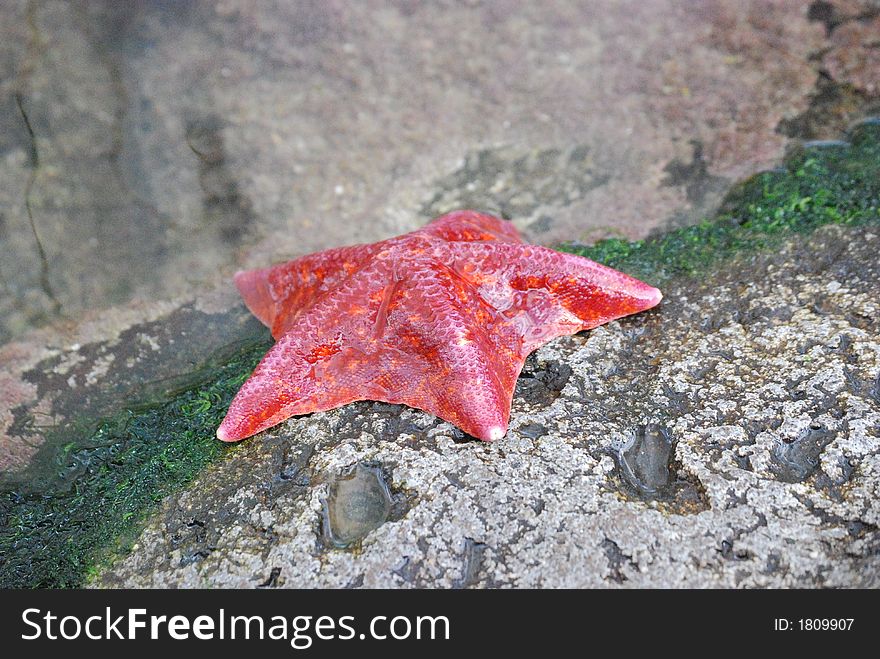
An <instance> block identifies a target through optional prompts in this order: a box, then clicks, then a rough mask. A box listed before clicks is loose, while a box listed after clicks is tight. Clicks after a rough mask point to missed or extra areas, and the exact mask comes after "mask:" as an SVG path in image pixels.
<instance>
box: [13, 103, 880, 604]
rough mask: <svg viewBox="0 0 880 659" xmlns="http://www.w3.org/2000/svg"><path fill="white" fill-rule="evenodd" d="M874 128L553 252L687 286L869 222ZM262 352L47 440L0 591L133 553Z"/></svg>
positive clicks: (209, 454)
mask: <svg viewBox="0 0 880 659" xmlns="http://www.w3.org/2000/svg"><path fill="white" fill-rule="evenodd" d="M878 208H880V121H876V120H875V121H867V122H863V123H862V124H860V125H859V126H857V127H856V128H855V129H853V131H852V132H851V134H850V136H849V142H847V143H839V142H834V143H815V144H807V145H805V146H803V147H801V148H798V149H796V150H794V151H793V152H792V153H791V154H790V155H789V157H788V158H787V159H786V161H785V163H784V166H783V167H781V168H779V169H777V170H773V171H769V172H763V173H760V174H757V175H755V176H753V177H752V178H750V179H748V180H747V181H745V182H744V183H742V184H740V185H739V186H737V187H736V188H735V189H734V190H733V191H732V192H731V193H730V194H729V195H728V197H727V199H726V201H725V203H724V205H723V207H722V208H721V210H720V211H719V213H718V214H717V215H716V217H715V218H713V219H712V220H706V221H704V222H701V223H700V224H697V225H695V226H690V227H687V228H683V229H678V230H675V231H671V232H669V233H666V234H664V235H661V236H656V237H652V238H648V239H646V240H642V241H638V242H626V241H621V240H604V241H602V242H599V243H597V244H596V245H593V246H579V245H564V246H562V247H561V249H563V250H565V251H569V252H573V253H577V254H581V255H583V256H587V257H589V258H591V259H594V260H596V261H600V262H603V263H606V264H608V265H610V266H612V267H615V268H619V269H621V270H624V271H626V272H629V273H631V274H633V275H635V276H638V277H641V278H643V279H645V280H647V281H649V282H651V283H654V284H662V283H663V281H666V280H668V279H670V278H671V277H677V276H694V275H697V274H699V273H700V272H701V271H704V270H705V269H706V268H708V267H711V266H713V265H714V264H717V263H718V262H720V261H721V260H722V259H724V258H726V257H729V256H732V255H734V254H737V253H742V252H744V251H757V250H762V249H768V248H772V247H773V245H775V244H777V243H778V242H779V241H780V240H782V239H784V238H786V237H789V236H791V235H792V234H793V233H803V234H808V232H809V231H811V230H813V229H815V228H817V227H819V226H822V225H825V224H829V223H833V224H842V225H857V224H865V223H874V222H878V221H880V214H878ZM268 346H269V341H268V340H267V339H264V340H258V341H254V342H252V343H251V344H249V345H247V346H245V347H243V348H242V349H241V350H240V351H238V352H237V353H236V354H235V355H234V356H232V357H231V358H229V359H228V360H225V361H224V362H222V363H220V364H219V365H208V366H207V367H205V368H204V369H203V370H202V371H201V372H200V373H199V374H196V375H195V376H194V377H193V378H192V379H191V380H190V381H189V383H188V384H186V385H184V386H181V387H179V388H177V389H176V390H175V391H172V392H168V393H167V395H165V396H164V397H162V399H161V400H154V401H151V402H148V403H146V404H141V405H137V406H132V407H130V408H128V409H125V410H123V411H121V412H120V413H119V414H117V415H115V416H114V417H112V418H106V419H103V420H101V421H100V422H99V423H97V425H94V424H93V425H84V426H80V427H79V428H78V429H73V430H72V429H68V430H54V431H51V432H52V433H55V434H56V435H57V434H58V433H68V434H69V436H55V437H47V441H46V444H47V445H50V446H54V447H56V448H57V447H61V448H62V450H60V451H58V452H57V455H55V457H54V458H53V460H54V462H53V463H52V465H53V467H54V468H55V469H56V470H57V472H58V473H57V474H56V478H55V480H54V483H55V484H54V486H49V487H46V486H43V485H41V486H40V487H31V488H30V489H24V488H17V489H16V488H12V487H7V488H6V489H3V490H0V586H4V587H75V586H79V585H82V584H84V583H86V582H88V580H89V578H90V577H92V576H94V575H95V574H97V573H99V572H100V570H101V568H102V566H103V565H104V564H106V562H107V561H108V560H110V559H112V557H113V556H115V555H117V554H119V553H123V552H125V551H126V549H127V547H129V546H130V544H131V543H132V542H133V540H134V538H135V537H136V535H137V533H138V531H139V530H140V529H141V528H142V527H143V523H144V520H145V519H146V517H147V516H148V515H149V514H150V512H151V511H152V510H154V509H155V505H156V503H157V502H158V501H159V500H160V499H161V498H163V497H164V496H166V495H168V494H171V493H173V492H175V491H179V490H180V489H181V488H182V487H184V486H185V485H186V484H187V483H189V482H191V481H192V479H193V478H194V477H195V476H196V475H197V474H199V473H200V472H201V471H202V469H204V468H205V467H206V466H207V465H209V464H210V463H211V462H212V461H214V460H216V459H219V458H222V457H223V456H224V455H227V454H229V453H230V452H234V451H235V450H236V449H235V447H234V446H231V447H230V446H229V445H225V444H222V443H221V442H219V441H217V440H216V439H215V437H214V431H215V429H216V427H217V425H219V423H220V421H221V420H222V418H223V415H224V414H225V412H226V408H227V406H228V404H229V401H230V400H231V398H232V396H233V395H234V394H235V392H236V391H237V390H238V388H239V387H240V386H241V384H242V382H243V381H244V380H245V379H246V378H247V376H248V374H249V373H250V372H251V370H252V369H253V367H254V366H255V364H256V363H257V361H258V360H259V358H260V357H261V356H262V354H263V353H264V352H265V351H266V349H267V348H268Z"/></svg>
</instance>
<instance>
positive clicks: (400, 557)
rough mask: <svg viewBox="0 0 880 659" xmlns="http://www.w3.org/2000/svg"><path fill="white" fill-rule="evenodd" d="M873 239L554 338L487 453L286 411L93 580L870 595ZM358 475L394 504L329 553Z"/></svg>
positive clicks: (816, 241) (366, 410) (878, 425)
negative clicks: (825, 589) (330, 520)
mask: <svg viewBox="0 0 880 659" xmlns="http://www.w3.org/2000/svg"><path fill="white" fill-rule="evenodd" d="M878 248H880V236H878V234H877V232H876V228H873V229H854V230H843V229H839V228H825V229H822V230H820V231H818V232H817V233H816V234H814V235H813V236H811V237H810V238H809V240H806V241H805V240H802V239H801V240H798V241H795V242H793V243H791V244H790V245H789V246H788V247H787V248H785V249H783V250H780V251H779V252H778V253H776V254H773V255H763V256H757V257H743V258H742V259H740V260H737V261H733V262H728V263H726V264H724V266H723V267H722V268H721V269H720V270H719V272H718V273H716V275H714V276H712V277H708V278H705V279H702V280H701V281H699V282H693V281H690V282H688V281H683V282H678V283H675V284H673V285H672V286H671V287H669V288H667V290H666V291H665V294H666V298H665V300H664V303H663V304H662V305H661V307H659V308H657V309H655V310H652V311H651V312H648V313H645V314H641V315H639V316H635V317H632V318H630V319H625V320H624V321H620V322H616V323H612V324H610V325H607V326H604V327H602V328H599V329H596V330H593V331H592V332H589V333H585V334H581V335H577V336H574V337H570V338H567V339H561V340H557V341H554V342H552V343H551V344H548V345H547V346H546V347H544V348H542V349H541V350H539V351H538V352H537V353H536V355H535V357H534V358H533V359H532V360H531V361H530V363H529V364H527V367H526V369H525V371H524V374H523V377H522V378H521V379H520V382H519V386H518V393H517V397H516V399H515V401H514V405H513V416H512V420H511V430H510V432H509V433H508V435H507V436H506V437H505V438H504V439H503V440H501V441H499V442H496V443H494V444H485V443H480V442H477V441H473V440H469V441H465V438H464V437H462V436H461V435H459V434H458V433H457V432H456V431H455V430H454V429H453V428H452V427H451V426H449V425H448V424H445V423H441V422H438V421H437V420H436V419H434V418H432V417H430V416H429V415H426V414H423V413H420V412H416V411H413V410H407V409H403V408H399V407H396V406H392V405H382V404H376V403H358V404H354V405H350V406H346V407H344V408H342V409H339V410H335V411H331V412H327V413H322V414H314V415H310V416H307V417H302V418H298V419H293V420H291V421H289V422H287V423H285V424H283V425H282V426H280V427H279V428H278V429H277V430H276V431H274V432H271V433H269V434H266V435H262V436H260V437H258V438H256V439H254V440H251V441H247V442H245V443H243V444H242V445H241V447H240V449H239V450H237V451H235V452H234V453H233V454H231V455H230V456H229V457H228V458H227V459H226V460H224V461H222V462H220V463H218V464H215V465H214V466H212V467H211V468H209V470H208V471H207V472H206V473H204V474H203V475H202V476H201V477H200V478H199V479H198V481H197V482H196V483H195V485H194V486H192V487H191V488H189V489H188V490H187V491H185V492H183V493H182V494H180V495H178V496H175V497H171V498H169V499H166V500H165V502H164V503H163V505H162V508H161V510H160V511H159V512H158V514H156V515H155V516H154V517H153V518H152V521H151V522H150V524H149V525H148V527H147V528H146V530H145V531H144V532H143V533H142V535H141V536H140V538H139V539H138V541H137V542H136V544H135V546H134V549H133V551H132V552H131V554H130V555H129V556H127V557H125V558H123V559H121V560H119V561H118V562H117V563H116V564H115V565H114V566H113V567H112V568H111V569H109V570H107V571H106V572H105V573H104V574H103V575H102V576H101V577H100V578H99V579H98V580H97V582H96V583H97V585H100V586H241V587H254V586H259V585H267V586H286V587H296V586H309V587H318V586H321V587H324V586H340V587H343V586H364V587H375V586H382V587H386V586H390V587H413V586H443V587H489V586H515V587H527V586H538V587H552V586H667V587H676V586H694V587H705V586H805V587H811V586H873V587H876V586H878V585H880V558H878V542H880V537H878V525H880V505H878V503H877V500H878V494H880V327H878V320H877V319H878V317H880V308H878V300H880V266H878V262H877V258H876V254H877V251H878ZM666 439H668V440H669V441H668V442H667V441H666ZM634 440H638V441H634ZM664 447H665V448H664ZM667 449H668V461H667V463H666V465H665V467H666V469H667V470H668V479H667V480H666V482H665V483H664V482H660V483H656V482H655V483H654V485H655V487H653V488H645V487H641V486H640V483H639V482H637V481H633V480H632V474H633V473H635V474H636V475H638V474H639V473H640V470H643V471H644V470H646V469H647V470H650V469H653V470H654V471H653V473H654V475H655V477H656V475H657V474H659V475H660V477H661V480H662V478H664V474H666V473H667V471H665V470H664V469H657V468H656V467H657V463H658V460H659V461H660V462H663V461H666V458H667ZM358 463H366V464H369V465H371V466H372V467H374V468H377V469H379V470H381V473H382V474H384V477H385V479H386V480H387V482H388V484H389V485H390V493H391V499H392V500H391V502H390V514H389V516H388V521H386V522H385V523H384V524H382V525H381V526H379V527H378V528H377V529H375V530H373V531H371V532H370V533H369V534H368V535H366V537H365V538H364V539H363V540H362V541H360V543H357V544H356V545H354V546H352V547H349V548H348V549H339V548H334V547H332V544H331V543H330V542H328V539H327V535H326V530H325V529H323V528H322V524H323V523H324V522H322V519H323V517H324V515H323V509H324V503H323V500H324V499H325V498H326V496H327V493H328V491H329V487H330V483H331V482H332V481H333V479H334V478H336V477H338V476H339V475H342V474H349V473H350V471H351V469H352V468H353V466H355V465H357V464H358ZM624 463H625V464H626V465H629V466H630V467H631V466H632V465H636V467H637V468H636V469H635V470H633V469H628V468H625V466H624ZM652 463H653V465H654V466H653V467H652V466H651V464H652ZM660 466H661V467H662V466H664V465H660ZM642 485H643V484H642ZM651 490H653V491H651ZM336 503H338V502H336Z"/></svg>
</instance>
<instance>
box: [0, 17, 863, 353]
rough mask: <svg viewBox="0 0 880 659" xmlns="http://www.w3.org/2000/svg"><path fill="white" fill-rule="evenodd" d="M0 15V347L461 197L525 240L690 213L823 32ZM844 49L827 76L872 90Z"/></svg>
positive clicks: (790, 98)
mask: <svg viewBox="0 0 880 659" xmlns="http://www.w3.org/2000/svg"><path fill="white" fill-rule="evenodd" d="M853 11H855V10H853ZM857 15H860V14H857ZM3 17H4V20H3V22H2V25H0V108H2V110H3V111H2V112H0V178H2V180H3V181H4V185H3V186H2V187H0V246H2V247H3V250H4V254H5V258H4V259H3V260H2V262H0V283H2V285H3V287H4V288H3V295H2V297H0V340H6V339H8V338H9V337H11V336H16V335H21V334H23V333H24V332H26V331H28V330H29V329H30V328H32V327H34V326H37V325H40V324H44V323H46V322H47V321H50V320H55V319H58V318H68V319H71V318H72V319H75V318H78V317H79V316H80V314H81V313H83V312H84V311H85V310H88V309H92V308H95V307H102V308H106V307H112V306H114V305H117V304H121V303H124V302H127V301H128V300H130V299H133V298H134V299H152V298H160V299H170V298H173V297H176V296H178V295H180V294H182V293H184V292H187V291H189V290H190V289H191V287H192V286H193V284H206V283H214V282H216V281H217V280H218V272H219V273H222V276H223V279H224V280H225V279H227V278H228V276H229V275H230V274H231V273H232V272H233V271H234V270H235V269H236V267H242V266H257V265H263V264H265V263H267V262H269V261H271V260H281V259H286V258H291V257H293V256H297V255H302V254H304V253H307V252H311V251H317V250H319V249H324V248H328V247H333V246H336V245H339V244H343V243H353V242H372V241H375V240H378V239H381V238H385V237H388V236H392V235H398V234H400V233H404V232H405V231H410V230H413V229H416V228H417V227H418V226H420V225H421V224H422V223H423V222H424V221H425V220H426V219H429V218H428V217H426V216H428V215H435V214H439V213H440V212H445V211H448V210H452V209H453V208H454V207H458V206H461V205H470V206H474V205H475V206H477V207H478V208H479V209H481V210H486V211H490V212H493V211H494V212H506V213H509V215H510V217H512V218H515V220H516V222H517V223H518V227H519V228H520V229H522V230H523V231H524V232H525V234H526V237H527V238H528V239H530V240H532V241H533V242H541V243H543V244H552V243H553V242H556V241H559V240H580V241H589V240H595V239H598V238H601V237H604V236H608V235H619V236H624V237H628V238H636V237H642V236H644V235H646V234H647V233H648V232H649V231H651V230H652V229H656V228H657V227H660V226H663V225H664V224H666V223H668V222H670V221H675V222H678V223H685V222H690V221H693V220H695V219H697V218H699V217H700V216H701V215H702V214H704V213H705V212H706V211H707V210H709V209H711V207H712V206H713V205H714V204H715V203H716V202H717V201H718V199H719V198H720V195H721V193H722V192H723V190H724V188H725V187H726V186H727V184H728V183H729V181H730V180H731V179H737V178H739V177H740V176H743V175H745V174H747V173H751V172H754V171H756V170H758V169H761V168H763V167H766V166H768V165H770V164H771V163H773V162H775V161H776V160H777V159H778V158H779V156H780V155H781V152H782V149H783V146H784V144H785V141H786V138H785V136H784V135H782V134H779V133H777V132H776V127H777V125H779V123H780V121H782V120H784V119H792V118H794V117H797V116H799V115H800V114H801V113H803V112H806V111H807V110H808V109H809V104H810V94H811V92H812V90H813V88H814V85H815V82H816V79H817V65H816V63H815V62H813V61H811V60H810V56H811V54H812V53H814V52H817V51H819V50H821V49H822V48H824V47H827V46H828V45H829V43H830V42H829V41H828V37H827V36H826V35H825V34H824V32H825V30H823V26H822V24H821V23H820V22H818V21H817V20H815V19H814V20H811V19H810V15H809V12H808V6H807V3H804V2H801V1H800V0H785V1H783V2H776V1H771V0H750V1H749V2H746V3H743V2H738V1H734V0H712V1H711V2H704V3H700V10H699V11H694V9H693V8H692V7H690V6H689V5H687V4H682V3H678V2H673V1H671V0H652V1H651V2H645V1H644V0H627V1H626V2H618V1H613V0H608V1H603V2H593V3H586V4H584V3H569V2H558V3H556V2H554V3H540V4H535V3H529V2H503V3H494V2H493V3H470V2H445V3H439V4H432V3H421V2H410V1H407V0H400V1H397V2H385V1H384V0H371V1H369V2H355V3H351V2H348V3H342V2H295V3H277V2H276V3H253V2H246V1H242V0H223V1H222V2H209V1H207V0H205V1H198V2H196V1H193V2H174V3H135V4H132V3H119V2H113V1H103V2H88V3H66V2H56V1H49V2H35V1H28V0H6V1H5V2H4V3H3ZM847 18H849V15H847ZM841 20H843V19H841ZM852 20H855V19H852ZM848 29H850V30H852V29H855V27H853V28H848ZM839 30H840V32H839V33H840V34H841V35H843V36H844V37H846V39H848V40H855V41H858V43H860V44H861V43H863V42H864V41H865V38H864V37H862V36H860V35H859V34H853V35H852V36H846V33H845V32H844V28H843V27H841V28H839ZM832 36H833V35H832ZM835 38H836V37H835ZM835 43H836V42H835ZM847 43H849V41H845V42H842V46H841V48H838V49H837V50H836V51H835V53H837V54H836V55H835V58H836V59H835V60H834V62H837V64H835V65H834V70H835V71H838V70H839V71H840V72H841V74H842V75H850V74H852V75H855V76H858V80H859V84H862V81H864V84H865V85H871V84H873V83H872V82H871V81H870V79H868V78H865V76H866V75H869V74H870V71H869V70H864V69H859V68H858V65H857V63H855V64H853V63H852V62H850V61H849V60H847V61H846V62H844V61H843V59H842V58H843V57H844V56H845V55H846V51H845V50H843V47H844V46H845V45H846V44H847ZM869 45H870V44H869V43H868V46H869ZM859 48H860V52H862V51H863V52H864V53H865V54H866V55H868V54H870V53H869V49H868V47H867V46H864V47H862V46H860V47H859ZM768 53H770V55H768ZM865 89H873V87H870V86H869V87H865ZM462 179H466V180H467V182H468V183H469V187H467V188H465V189H462V188H460V186H459V185H458V183H459V181H461V180H462Z"/></svg>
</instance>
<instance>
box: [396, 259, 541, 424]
mask: <svg viewBox="0 0 880 659" xmlns="http://www.w3.org/2000/svg"><path fill="white" fill-rule="evenodd" d="M408 284H409V285H408V286H407V287H406V288H404V289H403V290H402V291H401V294H400V296H399V299H398V300H397V301H396V304H395V305H394V307H393V309H392V310H391V314H390V315H389V318H388V332H387V334H386V337H385V343H386V345H387V346H389V348H388V353H389V354H388V365H389V372H390V373H392V377H391V379H392V381H393V382H394V383H395V388H394V390H393V392H386V393H385V394H384V395H383V397H382V400H385V401H387V402H393V403H403V404H405V405H409V406H410V407H415V408H418V409H421V410H425V411H427V412H430V413H431V414H434V415H435V416H438V417H440V418H442V419H444V420H446V421H449V422H451V423H452V424H454V425H456V426H458V427H459V428H461V429H462V430H464V431H465V432H467V433H468V434H470V435H473V436H474V437H478V438H479V439H482V440H486V441H491V440H495V439H500V438H501V437H502V436H503V435H504V433H505V432H506V430H507V424H508V420H509V417H510V404H511V401H512V399H513V391H514V387H515V386H516V379H517V376H518V375H519V372H520V370H521V369H522V366H523V361H524V360H523V359H521V358H520V356H519V340H518V338H517V337H514V336H512V335H511V334H510V332H509V331H507V328H506V327H496V325H497V324H498V321H499V318H498V317H497V314H496V313H495V311H494V310H493V309H491V308H490V307H489V306H488V305H487V304H486V302H485V301H484V300H482V299H481V298H480V296H479V295H478V294H477V291H476V290H475V289H474V287H473V286H472V285H471V284H470V283H469V282H467V281H465V280H464V279H462V278H461V277H460V276H459V275H458V274H457V273H456V272H455V271H454V270H452V269H451V268H449V267H448V266H447V265H445V264H444V263H441V262H439V261H438V262H435V263H432V264H430V266H428V267H423V268H421V269H420V270H419V271H417V272H414V273H411V276H410V280H409V282H408ZM505 334H506V335H505ZM510 341H513V344H511V343H510Z"/></svg>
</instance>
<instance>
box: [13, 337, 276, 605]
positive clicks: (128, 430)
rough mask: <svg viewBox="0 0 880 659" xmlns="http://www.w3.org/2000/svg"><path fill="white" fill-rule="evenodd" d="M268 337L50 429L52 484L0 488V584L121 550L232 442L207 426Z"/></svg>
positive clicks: (74, 570)
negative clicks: (161, 389)
mask: <svg viewBox="0 0 880 659" xmlns="http://www.w3.org/2000/svg"><path fill="white" fill-rule="evenodd" d="M268 346H269V342H268V341H266V340H259V341H252V342H250V344H249V345H246V346H244V347H242V348H241V349H240V350H239V351H237V353H236V354H235V355H233V356H232V357H231V358H230V359H229V361H227V362H226V363H225V364H223V365H221V366H219V367H213V368H210V369H209V371H208V372H205V371H204V370H203V371H201V372H199V373H197V374H194V376H193V377H192V378H191V379H190V381H189V383H188V384H186V385H183V386H181V387H179V388H177V389H176V390H174V391H170V392H167V395H166V396H165V397H164V398H163V399H161V400H156V401H152V402H148V403H143V404H140V405H137V406H133V407H132V408H130V409H126V410H123V411H122V412H121V413H119V414H118V415H116V416H114V417H112V418H105V419H102V420H101V421H100V422H98V423H97V425H96V426H95V425H92V426H91V427H90V428H89V429H88V430H83V429H79V430H77V429H65V430H61V429H58V430H56V431H53V432H56V433H70V435H69V437H64V438H62V440H61V443H60V448H61V450H60V451H57V454H56V455H54V456H53V457H52V458H50V459H51V460H52V461H53V462H54V464H53V466H54V467H55V469H56V470H57V473H56V478H55V480H54V482H53V484H48V483H46V482H42V483H41V484H40V486H39V487H33V485H32V486H31V487H28V488H23V487H19V488H7V489H5V490H4V491H2V492H0V586H2V587H6V588H9V587H12V588H41V587H54V588H59V587H76V586H79V585H82V584H83V583H85V582H86V581H87V580H88V579H89V577H90V576H92V575H93V574H95V573H96V572H97V571H98V570H99V569H100V566H101V565H102V564H103V563H104V562H106V561H107V560H108V559H109V558H110V557H112V556H113V555H115V554H117V553H120V552H124V551H125V550H126V549H127V547H128V546H130V544H131V542H132V541H133V539H134V537H136V533H137V531H138V530H139V529H140V528H141V526H142V523H143V520H144V518H145V516H146V515H147V514H148V513H149V511H150V510H152V509H153V506H154V505H155V504H156V502H158V501H159V500H160V499H162V498H163V497H164V496H166V495H168V494H170V493H171V492H174V491H177V490H178V489H179V488H181V487H182V486H184V485H186V484H187V483H189V482H190V481H191V480H192V479H193V478H194V477H195V476H196V475H197V474H198V473H200V472H201V471H202V469H203V468H204V467H206V466H207V465H208V464H210V463H211V462H212V461H213V460H215V459H217V458H219V457H221V456H223V455H225V454H227V453H229V452H231V451H234V450H235V447H234V446H230V445H228V444H223V443H222V442H220V441H218V440H217V439H216V438H215V436H214V431H215V429H216V428H217V426H218V425H219V424H220V421H221V420H222V419H223V416H224V414H225V413H226V408H227V407H228V405H229V402H230V400H231V399H232V396H233V395H234V394H235V392H236V391H237V390H238V388H239V387H240V386H241V385H242V383H243V382H244V381H245V379H247V377H248V375H249V374H250V373H251V371H252V370H253V368H254V366H255V365H256V363H257V361H259V359H260V357H261V356H262V355H263V354H264V353H265V351H266V350H267V348H268ZM58 439H59V438H57V437H47V441H46V444H48V445H52V444H53V443H56V442H57V441H58ZM37 461H39V459H38V460H37ZM71 471H73V472H75V474H73V475H71V474H70V472H71ZM40 480H43V479H42V478H41V479H40Z"/></svg>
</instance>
